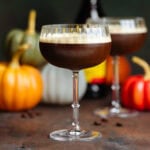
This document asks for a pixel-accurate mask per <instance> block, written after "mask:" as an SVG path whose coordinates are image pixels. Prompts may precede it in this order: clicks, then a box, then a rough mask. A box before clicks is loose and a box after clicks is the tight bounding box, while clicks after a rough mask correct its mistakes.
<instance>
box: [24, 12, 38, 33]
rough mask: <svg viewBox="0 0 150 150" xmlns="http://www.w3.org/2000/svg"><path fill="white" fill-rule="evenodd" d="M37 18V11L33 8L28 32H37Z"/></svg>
mask: <svg viewBox="0 0 150 150" xmlns="http://www.w3.org/2000/svg"><path fill="white" fill-rule="evenodd" d="M35 20H36V11H35V10H31V11H30V13H29V20H28V28H27V31H26V32H27V33H28V34H34V33H35V24H36V23H35Z"/></svg>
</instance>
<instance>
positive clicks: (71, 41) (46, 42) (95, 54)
mask: <svg viewBox="0 0 150 150" xmlns="http://www.w3.org/2000/svg"><path fill="white" fill-rule="evenodd" d="M52 37H53V38H52ZM110 49H111V38H110V37H109V36H108V37H99V36H98V34H96V35H95V34H91V35H89V36H87V35H84V34H80V33H76V34H75V33H66V34H63V35H62V34H59V33H57V34H56V35H54V34H53V35H48V36H47V38H45V37H44V36H43V37H42V36H41V37H40V50H41V53H42V55H43V56H44V57H45V58H46V60H47V61H48V62H49V63H51V64H53V65H56V66H58V67H63V68H67V69H71V70H80V69H83V68H88V67H92V66H95V65H98V64H100V63H101V62H102V61H104V59H105V58H106V57H107V56H108V55H109V53H110Z"/></svg>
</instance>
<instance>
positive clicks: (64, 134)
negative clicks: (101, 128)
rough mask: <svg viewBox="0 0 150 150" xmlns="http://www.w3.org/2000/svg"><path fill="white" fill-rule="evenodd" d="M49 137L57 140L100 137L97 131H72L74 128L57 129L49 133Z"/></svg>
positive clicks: (85, 139)
mask: <svg viewBox="0 0 150 150" xmlns="http://www.w3.org/2000/svg"><path fill="white" fill-rule="evenodd" d="M49 137H50V138H52V139H53V140H57V141H93V140H96V139H98V138H101V137H102V134H101V133H100V132H97V131H85V130H82V131H74V130H68V129H63V130H57V131H53V132H52V133H50V134H49Z"/></svg>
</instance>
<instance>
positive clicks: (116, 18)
mask: <svg viewBox="0 0 150 150" xmlns="http://www.w3.org/2000/svg"><path fill="white" fill-rule="evenodd" d="M101 19H102V20H103V19H110V20H143V21H144V20H145V18H144V17H142V16H122V17H121V16H108V17H107V16H106V17H101Z"/></svg>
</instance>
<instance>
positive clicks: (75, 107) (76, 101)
mask: <svg viewBox="0 0 150 150" xmlns="http://www.w3.org/2000/svg"><path fill="white" fill-rule="evenodd" d="M72 77H73V104H72V108H73V122H72V126H73V130H74V132H80V125H79V107H80V105H79V87H78V86H79V83H78V82H79V71H73V76H72Z"/></svg>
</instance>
